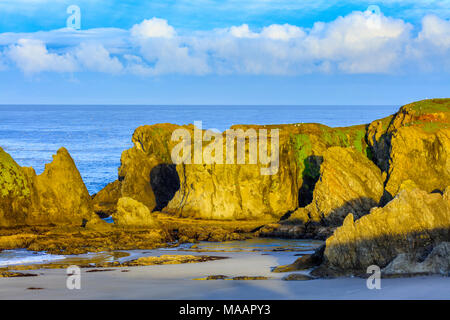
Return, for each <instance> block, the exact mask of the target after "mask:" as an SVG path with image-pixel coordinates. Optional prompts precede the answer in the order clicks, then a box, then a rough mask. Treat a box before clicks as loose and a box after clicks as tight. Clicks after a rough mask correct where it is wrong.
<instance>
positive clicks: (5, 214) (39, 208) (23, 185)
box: [0, 148, 98, 226]
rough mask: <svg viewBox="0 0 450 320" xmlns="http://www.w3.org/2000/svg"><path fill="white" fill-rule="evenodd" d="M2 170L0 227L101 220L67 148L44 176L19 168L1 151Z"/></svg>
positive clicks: (49, 165)
mask: <svg viewBox="0 0 450 320" xmlns="http://www.w3.org/2000/svg"><path fill="white" fill-rule="evenodd" d="M0 171H1V173H2V174H1V175H0V184H1V185H2V193H1V198H0V226H21V225H50V224H52V225H76V226H81V225H82V224H83V223H86V222H87V221H89V220H92V219H98V217H97V216H95V215H94V213H93V209H92V205H91V199H90V196H89V193H88V191H87V189H86V186H85V185H84V183H83V180H82V178H81V176H80V173H79V172H78V170H77V168H76V166H75V163H74V161H73V159H72V158H71V157H70V155H69V153H68V152H67V150H66V149H64V148H61V149H59V150H58V152H57V154H56V155H54V156H53V161H52V162H51V163H50V164H47V165H46V166H45V170H44V172H43V173H42V174H41V175H36V173H35V172H34V170H33V169H32V168H22V167H20V166H19V165H18V164H17V163H16V162H15V161H14V160H13V159H12V158H11V156H10V155H8V154H7V153H6V152H5V151H3V149H0Z"/></svg>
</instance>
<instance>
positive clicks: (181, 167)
mask: <svg viewBox="0 0 450 320" xmlns="http://www.w3.org/2000/svg"><path fill="white" fill-rule="evenodd" d="M179 128H184V129H187V130H188V131H189V132H190V133H191V137H193V136H194V127H193V126H192V125H189V126H176V125H170V124H157V125H152V126H143V127H139V128H138V129H136V131H135V133H134V134H133V139H132V140H133V143H134V147H133V148H131V149H129V150H126V151H124V152H123V154H122V158H121V163H122V165H121V167H120V169H119V177H120V178H119V180H120V184H121V187H120V189H121V196H126V197H130V198H133V199H135V200H138V201H140V202H142V203H143V204H145V205H146V206H147V207H148V208H149V209H150V210H161V211H164V212H166V213H170V214H174V215H177V216H180V217H194V218H200V219H219V220H233V219H254V220H256V219H259V220H267V219H269V220H278V219H279V218H280V217H282V216H283V215H285V214H286V213H287V212H290V211H293V210H295V209H297V208H298V206H299V203H302V202H304V203H308V202H310V201H311V200H308V197H312V192H313V188H314V184H315V182H316V181H317V179H318V176H319V168H320V163H321V161H322V158H323V154H324V152H325V151H326V150H327V149H328V148H329V147H332V146H344V147H349V148H353V149H355V150H356V152H359V153H361V154H366V149H367V145H366V144H365V139H364V135H365V126H355V127H349V128H336V129H333V128H329V127H327V126H323V125H320V124H293V125H270V126H254V125H252V126H250V125H249V126H234V127H233V129H234V130H238V129H242V130H244V131H245V130H249V129H253V130H256V131H257V132H258V131H259V130H260V129H266V130H268V133H269V137H268V138H269V139H270V137H271V136H270V133H271V131H270V130H272V129H278V130H279V144H280V148H279V159H280V163H279V167H278V171H277V172H276V174H273V175H262V174H261V168H263V167H266V166H264V165H261V164H260V163H259V162H258V163H257V164H249V163H248V158H249V145H248V143H246V146H245V158H246V161H247V163H246V164H178V165H176V167H175V169H176V176H177V179H178V180H179V181H178V183H179V187H178V189H177V191H176V192H174V193H173V194H171V195H170V197H167V198H168V199H167V202H166V203H164V206H162V207H161V206H160V205H159V204H158V203H157V202H158V201H159V200H158V199H159V198H160V197H161V195H158V194H157V193H158V191H156V193H155V190H153V189H152V183H153V182H154V179H152V174H153V173H155V170H156V169H157V168H159V167H160V166H169V165H172V160H171V151H172V148H173V147H174V146H175V145H176V144H178V141H171V136H172V132H173V131H174V130H176V129H179ZM204 132H205V131H203V133H204ZM208 145H209V142H204V145H203V147H204V148H205V147H207V146H208ZM167 170H170V168H169V169H167ZM161 180H164V179H161ZM166 182H167V181H166ZM299 190H300V191H299ZM163 191H164V190H163ZM100 194H102V191H101V192H100V193H99V195H100ZM155 194H156V196H155ZM169 200H170V201H169ZM94 201H95V200H94Z"/></svg>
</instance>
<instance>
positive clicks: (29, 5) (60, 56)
mask: <svg viewBox="0 0 450 320" xmlns="http://www.w3.org/2000/svg"><path fill="white" fill-rule="evenodd" d="M449 19H450V0H434V1H433V0H431V1H410V0H402V1H398V0H381V1H371V2H369V1H353V0H340V1H335V0H327V1H325V0H324V1H322V0H296V1H294V0H248V1H244V0H222V1H216V0H189V1H188V0H147V1H128V0H127V1H116V0H103V1H98V0H89V1H87V0H79V1H75V0H70V1H66V0H53V1H50V0H0V104H187V105H188V104H221V105H228V104H237V105H239V104H252V105H257V104H270V105H277V104H290V105H348V104H354V105H383V104H384V105H397V104H406V103H409V102H411V101H415V100H420V99H426V98H437V97H450V20H449Z"/></svg>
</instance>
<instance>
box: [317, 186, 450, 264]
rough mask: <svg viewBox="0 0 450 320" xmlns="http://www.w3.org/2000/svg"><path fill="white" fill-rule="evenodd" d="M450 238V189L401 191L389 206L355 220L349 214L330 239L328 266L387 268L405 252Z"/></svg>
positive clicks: (326, 257) (326, 249) (326, 260)
mask: <svg viewBox="0 0 450 320" xmlns="http://www.w3.org/2000/svg"><path fill="white" fill-rule="evenodd" d="M449 239H450V188H447V190H446V192H445V193H444V195H441V194H439V193H427V192H425V191H423V190H419V189H414V190H408V189H404V190H401V191H400V193H399V194H398V195H397V196H396V197H395V198H394V199H393V200H392V201H391V202H389V203H388V204H387V205H386V206H385V207H383V208H374V209H372V211H371V212H370V214H368V215H365V216H363V217H362V218H360V219H359V220H357V221H353V215H352V214H349V215H348V216H347V217H346V218H345V220H344V223H343V225H342V226H341V227H339V228H337V229H336V231H335V232H334V234H333V236H331V237H330V238H328V239H327V241H326V248H325V254H324V261H325V262H324V264H325V265H326V266H327V267H329V268H332V269H337V270H342V271H348V272H352V271H356V272H365V270H366V268H367V267H368V266H370V265H378V266H379V267H381V268H382V267H385V266H386V265H388V264H389V263H390V262H391V261H392V260H393V259H394V258H395V257H397V256H398V255H399V254H401V253H407V254H409V255H413V256H415V255H418V254H419V253H420V252H422V251H423V249H424V248H425V247H427V246H430V245H432V246H435V245H436V244H437V243H439V242H442V241H448V240H449Z"/></svg>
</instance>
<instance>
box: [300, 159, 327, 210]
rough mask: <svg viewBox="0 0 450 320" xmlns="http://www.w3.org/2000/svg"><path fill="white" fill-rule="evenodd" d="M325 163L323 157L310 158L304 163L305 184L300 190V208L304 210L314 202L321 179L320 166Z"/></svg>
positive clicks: (303, 175) (303, 176)
mask: <svg viewBox="0 0 450 320" xmlns="http://www.w3.org/2000/svg"><path fill="white" fill-rule="evenodd" d="M322 162H323V157H321V156H309V157H307V158H306V159H305V160H304V162H303V165H304V169H303V172H302V178H303V183H302V186H301V187H300V190H298V206H299V208H304V207H306V206H307V205H308V204H310V203H311V202H312V200H313V192H314V188H315V186H316V183H317V181H318V180H319V177H320V165H321V164H322Z"/></svg>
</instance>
